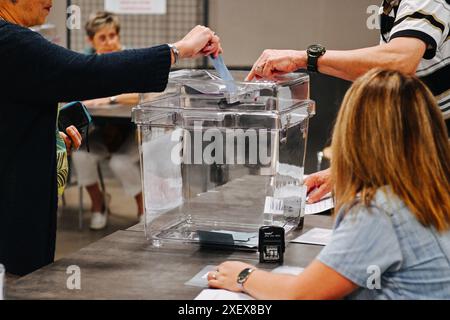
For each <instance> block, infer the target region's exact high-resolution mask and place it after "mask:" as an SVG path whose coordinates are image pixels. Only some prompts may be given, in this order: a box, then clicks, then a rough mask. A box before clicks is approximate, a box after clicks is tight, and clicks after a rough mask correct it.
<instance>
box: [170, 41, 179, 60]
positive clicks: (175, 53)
mask: <svg viewBox="0 0 450 320" xmlns="http://www.w3.org/2000/svg"><path fill="white" fill-rule="evenodd" d="M168 46H169V48H170V50H171V51H172V52H173V56H174V58H175V61H174V63H173V64H174V65H175V64H177V62H178V59H179V57H180V51H178V48H177V47H176V46H175V45H173V44H168Z"/></svg>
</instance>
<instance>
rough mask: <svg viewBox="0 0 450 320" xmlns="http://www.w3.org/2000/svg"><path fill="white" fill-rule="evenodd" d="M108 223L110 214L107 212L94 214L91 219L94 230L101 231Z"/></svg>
mask: <svg viewBox="0 0 450 320" xmlns="http://www.w3.org/2000/svg"><path fill="white" fill-rule="evenodd" d="M107 223H108V213H107V212H93V213H92V218H91V226H90V228H91V229H92V230H101V229H104V228H105V227H106V225H107Z"/></svg>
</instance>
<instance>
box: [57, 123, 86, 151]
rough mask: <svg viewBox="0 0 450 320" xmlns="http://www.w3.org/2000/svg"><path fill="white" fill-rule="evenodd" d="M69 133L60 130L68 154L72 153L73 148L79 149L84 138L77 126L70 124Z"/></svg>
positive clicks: (67, 130)
mask: <svg viewBox="0 0 450 320" xmlns="http://www.w3.org/2000/svg"><path fill="white" fill-rule="evenodd" d="M66 132H67V135H66V134H65V133H64V132H59V135H60V136H61V138H62V139H63V140H64V143H65V144H66V149H67V154H69V155H70V153H71V151H72V149H73V150H78V149H79V148H80V146H81V143H82V141H83V139H82V138H81V134H80V133H79V132H78V130H77V128H76V127H75V126H70V127H68V128H67V129H66Z"/></svg>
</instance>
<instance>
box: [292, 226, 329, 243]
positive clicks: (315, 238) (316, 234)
mask: <svg viewBox="0 0 450 320" xmlns="http://www.w3.org/2000/svg"><path fill="white" fill-rule="evenodd" d="M332 234H333V230H331V229H323V228H313V229H311V230H309V231H308V232H306V233H304V234H302V235H301V236H300V237H298V238H295V239H294V240H291V242H296V243H306V244H316V245H321V246H326V245H327V244H328V243H329V242H330V240H331V236H332Z"/></svg>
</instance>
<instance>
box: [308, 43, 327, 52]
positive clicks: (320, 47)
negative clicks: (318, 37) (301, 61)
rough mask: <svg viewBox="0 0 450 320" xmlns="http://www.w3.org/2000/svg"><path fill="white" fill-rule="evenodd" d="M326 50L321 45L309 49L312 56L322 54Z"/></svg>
mask: <svg viewBox="0 0 450 320" xmlns="http://www.w3.org/2000/svg"><path fill="white" fill-rule="evenodd" d="M324 50H325V48H324V47H323V46H321V45H319V44H314V45H312V46H310V47H309V48H308V51H309V52H310V53H312V54H321V53H322V52H323V51H324Z"/></svg>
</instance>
